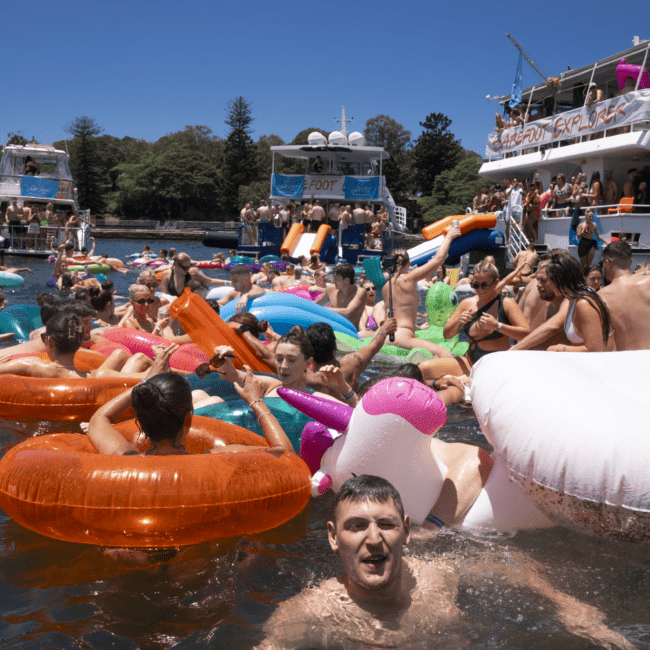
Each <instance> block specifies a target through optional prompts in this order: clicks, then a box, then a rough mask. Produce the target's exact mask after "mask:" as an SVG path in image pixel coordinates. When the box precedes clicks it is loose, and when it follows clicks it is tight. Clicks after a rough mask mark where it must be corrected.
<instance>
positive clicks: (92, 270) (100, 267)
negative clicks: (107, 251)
mask: <svg viewBox="0 0 650 650" xmlns="http://www.w3.org/2000/svg"><path fill="white" fill-rule="evenodd" d="M110 270H111V267H110V266H106V265H105V264H89V265H88V266H69V267H68V271H84V272H85V273H87V274H88V275H96V274H97V273H108V272H109V271H110Z"/></svg>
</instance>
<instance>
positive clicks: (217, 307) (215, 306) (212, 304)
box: [205, 298, 221, 314]
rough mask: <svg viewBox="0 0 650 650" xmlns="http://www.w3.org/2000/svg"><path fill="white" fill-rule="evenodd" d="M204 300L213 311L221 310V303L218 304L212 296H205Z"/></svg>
mask: <svg viewBox="0 0 650 650" xmlns="http://www.w3.org/2000/svg"><path fill="white" fill-rule="evenodd" d="M205 302H207V303H208V305H210V307H212V309H214V311H215V312H217V314H218V313H219V311H220V310H221V305H219V301H218V300H214V299H213V298H206V300H205Z"/></svg>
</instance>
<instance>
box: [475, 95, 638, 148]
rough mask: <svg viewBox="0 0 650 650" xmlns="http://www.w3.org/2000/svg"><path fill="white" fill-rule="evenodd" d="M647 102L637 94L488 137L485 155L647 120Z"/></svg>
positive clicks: (536, 145) (547, 118) (609, 100)
mask: <svg viewBox="0 0 650 650" xmlns="http://www.w3.org/2000/svg"><path fill="white" fill-rule="evenodd" d="M649 100H650V90H638V91H637V92H632V93H627V94H626V95H622V96H621V97H614V98H613V99H608V100H606V101H602V102H598V104H594V105H593V106H590V107H583V108H577V109H575V110H572V111H567V112H565V113H560V114H559V115H556V116H555V117H553V118H550V117H545V118H541V119H539V120H535V121H534V122H529V123H528V124H524V125H523V126H518V127H515V128H512V129H504V130H503V131H497V132H496V133H491V134H490V135H489V137H488V144H487V147H486V148H485V155H486V157H487V158H490V157H492V156H496V155H498V154H501V153H506V152H509V151H516V150H518V149H526V148H528V147H530V148H533V147H538V146H540V145H542V144H549V143H551V142H555V141H558V140H567V139H569V138H576V137H580V136H583V135H588V134H589V133H597V132H598V131H604V130H606V129H612V128H614V127H618V126H622V125H624V124H630V123H632V122H639V121H643V120H650V101H649Z"/></svg>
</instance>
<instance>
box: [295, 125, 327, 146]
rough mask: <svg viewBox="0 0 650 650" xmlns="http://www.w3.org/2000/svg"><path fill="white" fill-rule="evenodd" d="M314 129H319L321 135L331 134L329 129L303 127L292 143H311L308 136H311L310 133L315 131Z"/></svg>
mask: <svg viewBox="0 0 650 650" xmlns="http://www.w3.org/2000/svg"><path fill="white" fill-rule="evenodd" d="M314 131H318V133H320V134H321V135H324V136H325V137H326V138H327V136H328V135H329V132H328V131H323V129H317V128H311V129H303V130H302V131H301V132H300V133H299V134H298V135H297V136H296V137H295V138H294V139H293V140H292V141H291V144H309V142H308V140H307V138H308V137H309V134H310V133H313V132H314Z"/></svg>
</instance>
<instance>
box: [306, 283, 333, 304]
mask: <svg viewBox="0 0 650 650" xmlns="http://www.w3.org/2000/svg"><path fill="white" fill-rule="evenodd" d="M332 289H334V285H331V284H328V285H327V286H326V287H325V291H323V295H321V297H320V298H319V299H318V300H315V301H314V302H315V303H316V304H317V305H324V304H325V303H326V302H330V291H331V290H332ZM309 292H310V293H311V289H310V290H309Z"/></svg>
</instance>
